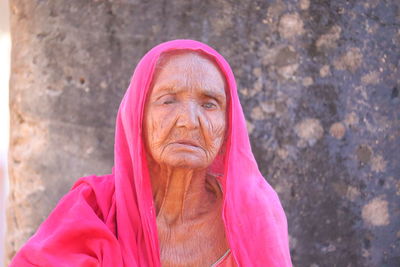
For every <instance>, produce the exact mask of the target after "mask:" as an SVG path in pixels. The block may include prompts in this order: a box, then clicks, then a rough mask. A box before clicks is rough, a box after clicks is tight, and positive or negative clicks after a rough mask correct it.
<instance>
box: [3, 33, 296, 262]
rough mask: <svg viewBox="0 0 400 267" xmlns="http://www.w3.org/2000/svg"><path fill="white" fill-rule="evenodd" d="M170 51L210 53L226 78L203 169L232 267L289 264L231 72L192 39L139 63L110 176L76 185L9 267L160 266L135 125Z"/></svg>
mask: <svg viewBox="0 0 400 267" xmlns="http://www.w3.org/2000/svg"><path fill="white" fill-rule="evenodd" d="M177 49H185V50H194V51H201V52H203V53H205V54H207V55H209V56H210V57H211V58H213V59H214V60H215V62H216V63H217V65H218V66H219V67H220V69H221V71H222V73H223V74H224V75H225V78H226V80H227V84H228V90H229V96H228V97H229V106H228V110H227V112H228V114H229V118H228V120H229V129H228V131H227V132H228V136H227V143H226V148H225V153H224V154H223V155H222V154H221V155H220V156H218V157H217V158H216V159H215V161H214V163H213V165H212V166H211V167H210V168H211V170H210V171H212V172H214V173H220V174H221V178H220V181H219V182H220V184H221V185H222V188H223V192H224V203H223V212H222V218H223V221H224V224H225V230H226V235H227V239H228V242H229V245H230V248H231V254H232V255H231V256H232V257H233V259H234V261H235V262H236V263H237V264H238V265H239V266H265V267H268V266H270V267H287V266H292V265H291V260H290V254H289V247H288V233H287V222H286V217H285V214H284V211H283V209H282V206H281V204H280V201H279V198H278V196H277V194H276V193H275V191H274V190H273V189H272V188H271V186H270V185H269V184H268V183H267V182H266V181H265V179H264V178H263V176H262V175H261V173H260V171H259V170H258V167H257V163H256V161H255V159H254V156H253V154H252V152H251V147H250V143H249V137H248V133H247V130H246V121H245V118H244V115H243V111H242V108H241V106H240V102H239V97H238V94H237V90H236V83H235V78H234V76H233V73H232V70H231V68H230V66H229V65H228V63H227V62H226V61H225V59H224V58H223V57H222V56H221V55H220V54H218V53H217V52H216V51H215V50H214V49H212V48H210V47H209V46H207V45H205V44H203V43H200V42H197V41H192V40H175V41H170V42H166V43H163V44H160V45H158V46H156V47H155V48H153V49H152V50H150V51H149V52H148V53H147V54H146V55H145V56H144V57H143V58H142V60H141V61H140V62H139V64H138V66H137V67H136V69H135V72H134V74H133V77H132V79H131V83H130V85H129V88H128V90H127V91H126V93H125V96H124V98H123V100H122V102H121V105H120V108H119V111H118V116H117V121H116V132H115V147H114V152H115V153H114V155H115V158H114V168H113V172H112V174H110V175H106V176H89V177H83V178H81V179H79V180H78V182H77V183H76V184H75V185H74V187H73V188H72V190H71V191H70V192H69V193H68V194H67V195H66V196H64V197H63V198H62V199H61V201H60V202H59V203H58V205H57V207H56V208H55V209H54V210H53V212H52V213H51V214H50V216H49V217H48V218H47V220H46V221H45V222H44V223H43V224H42V225H41V226H40V228H39V229H38V231H37V233H36V234H35V235H34V236H33V237H32V238H31V239H29V241H28V242H27V243H26V245H25V246H24V247H23V248H22V249H21V250H20V251H19V253H17V255H16V256H15V257H14V259H13V261H12V263H11V266H13V267H14V266H15V267H24V266H57V267H60V266H106V267H115V266H125V267H134V266H161V264H160V253H159V244H158V237H157V225H156V218H155V209H154V203H153V197H152V192H151V186H150V178H149V172H148V169H147V163H146V152H145V150H144V144H143V140H142V119H143V110H144V104H145V100H146V95H147V92H148V90H149V86H150V83H151V79H152V76H153V72H154V67H155V64H156V62H157V60H158V58H159V56H160V54H161V53H163V52H165V51H170V50H177Z"/></svg>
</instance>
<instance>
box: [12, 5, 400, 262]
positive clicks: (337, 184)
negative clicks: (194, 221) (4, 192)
mask: <svg viewBox="0 0 400 267" xmlns="http://www.w3.org/2000/svg"><path fill="white" fill-rule="evenodd" d="M10 5H11V25H12V39H13V51H12V76H11V92H10V93H11V97H10V105H11V127H12V130H11V154H10V175H11V186H12V192H11V197H10V208H9V211H8V226H9V232H8V256H9V257H12V256H13V255H14V253H15V251H16V250H17V249H18V248H19V247H20V246H21V245H22V244H23V243H24V242H25V241H26V239H27V238H28V237H29V236H30V235H32V234H33V233H34V232H35V230H36V228H37V226H38V225H39V224H40V222H42V221H43V220H44V219H45V218H46V216H47V215H48V213H49V212H50V210H51V209H52V208H53V207H54V206H55V205H56V203H57V201H58V199H59V198H60V197H61V196H62V195H63V194H65V193H66V192H67V191H68V190H69V188H70V186H71V184H72V183H73V182H74V180H76V179H77V178H78V177H80V176H83V175H87V174H92V173H96V174H104V173H109V172H110V169H111V167H112V164H113V131H114V120H115V115H116V111H117V108H118V105H119V102H120V100H121V98H122V96H123V93H124V91H125V89H126V87H127V85H128V82H129V79H130V76H131V74H132V71H133V69H134V67H135V65H136V63H137V62H138V60H139V59H140V57H141V56H142V55H143V54H144V53H145V52H146V51H147V50H148V49H150V48H151V47H153V46H154V45H156V44H158V43H160V42H162V41H166V40H170V39H177V38H191V39H197V40H200V41H203V42H206V43H208V44H209V45H211V46H213V47H215V48H216V49H217V50H218V51H220V52H221V53H222V54H223V55H224V56H225V57H226V58H227V59H228V61H229V62H230V63H231V65H232V67H233V70H234V72H235V74H236V79H237V82H238V87H239V92H240V98H241V102H242V105H243V108H244V111H245V113H246V118H247V120H248V127H249V131H250V133H251V139H252V145H253V151H254V153H255V155H256V158H257V160H258V163H259V166H260V169H261V170H262V172H263V174H264V175H265V177H267V180H268V181H269V182H270V183H271V184H272V185H273V186H274V187H275V188H276V190H277V191H278V193H279V195H280V197H281V199H282V202H283V205H284V207H285V210H286V212H287V215H288V220H289V232H290V242H291V244H290V246H291V253H292V257H293V263H294V265H295V266H310V267H318V266H321V267H322V266H348V267H354V266H366V267H368V266H400V205H399V203H400V151H399V150H400V97H399V85H400V72H399V61H400V53H399V52H400V49H399V47H400V30H399V29H400V27H399V26H400V3H399V1H397V0H392V1H390V0H386V1H379V0H353V1H345V0H335V1H328V0H318V1H310V0H297V1H296V0H288V1H283V0H275V1H273V0H266V1H253V0H241V1H227V0H225V1H223V0H214V1H193V0H188V1H183V0H181V1H180V0H171V1H138V0H119V1H118V0H114V1H112V0H98V1H95V0H68V1H61V0H53V1H49V0H48V1H45V0H42V1H40V0H13V1H11V3H10ZM266 253H267V252H266Z"/></svg>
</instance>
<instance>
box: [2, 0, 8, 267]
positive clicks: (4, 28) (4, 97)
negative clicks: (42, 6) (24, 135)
mask: <svg viewBox="0 0 400 267" xmlns="http://www.w3.org/2000/svg"><path fill="white" fill-rule="evenodd" d="M8 11H9V9H8V1H0V266H2V265H3V262H4V257H5V255H4V245H5V244H4V240H5V230H6V225H5V207H6V196H7V189H8V182H7V181H8V177H7V150H8V139H9V138H8V137H9V112H8V82H9V74H10V50H11V41H10V30H9V12H8Z"/></svg>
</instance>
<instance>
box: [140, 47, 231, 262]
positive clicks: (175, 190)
mask: <svg viewBox="0 0 400 267" xmlns="http://www.w3.org/2000/svg"><path fill="white" fill-rule="evenodd" d="M225 87H226V84H225V79H224V77H223V75H222V74H221V72H220V71H219V69H218V67H217V66H216V65H215V64H214V63H213V62H212V61H211V60H210V59H208V58H206V57H205V56H202V55H200V54H197V53H193V52H179V53H174V54H170V55H165V57H164V58H163V60H161V62H159V65H158V67H157V68H156V72H155V76H154V78H153V82H152V87H151V91H150V93H149V95H148V97H147V102H146V107H145V116H144V139H145V143H146V149H147V153H148V155H147V157H148V162H149V170H150V175H151V182H152V190H153V197H154V202H155V206H156V211H157V229H158V237H159V243H160V250H161V263H162V265H163V266H210V265H211V264H212V263H214V262H215V261H217V260H218V259H219V258H220V257H221V256H222V255H223V254H224V253H225V252H226V251H227V249H228V244H227V241H226V237H225V230H224V225H223V221H222V218H221V214H222V192H221V189H220V187H219V185H218V183H217V181H216V180H215V177H213V176H212V175H210V174H208V173H207V167H208V166H210V164H211V163H212V162H213V160H214V159H215V157H216V155H217V154H218V153H219V152H220V149H221V147H222V146H223V143H224V138H225V131H226V128H227V125H226V124H227V122H226V107H227V97H226V93H225Z"/></svg>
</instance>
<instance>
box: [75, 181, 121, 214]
mask: <svg viewBox="0 0 400 267" xmlns="http://www.w3.org/2000/svg"><path fill="white" fill-rule="evenodd" d="M74 191H77V192H78V194H79V195H80V198H83V199H85V201H86V202H87V204H89V205H90V206H91V207H92V209H93V210H94V211H95V212H96V213H97V214H98V215H99V217H101V218H102V219H103V221H106V220H107V217H109V214H110V211H111V210H112V209H113V207H114V203H115V183H114V175H113V174H108V175H102V176H97V175H90V176H85V177H81V178H79V179H78V180H77V181H76V182H75V184H74V185H73V186H72V189H71V192H74Z"/></svg>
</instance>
